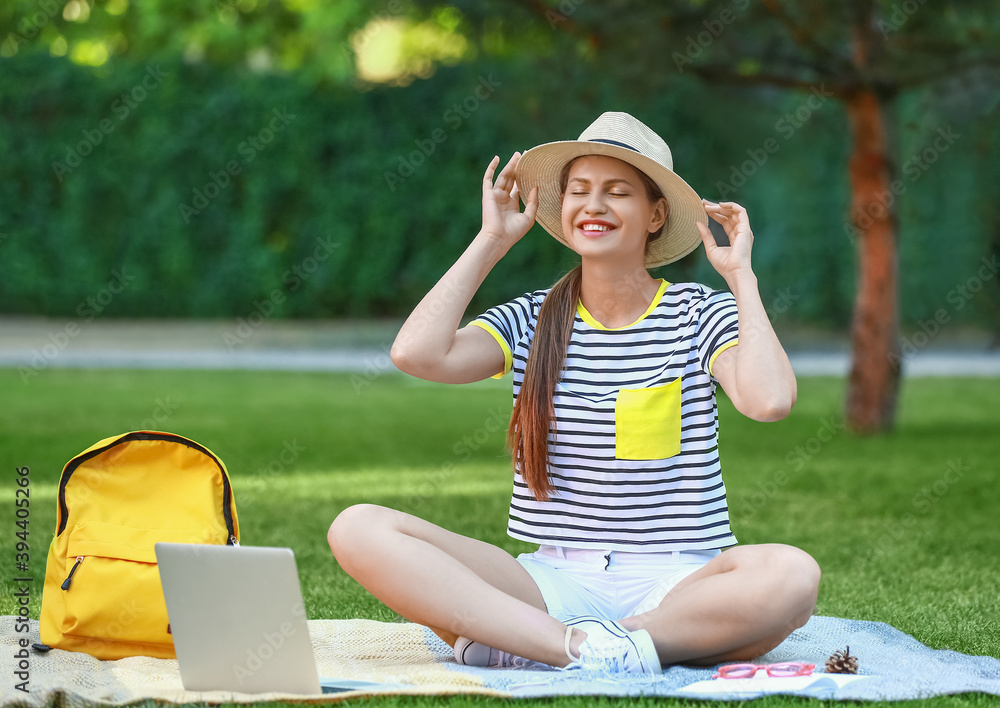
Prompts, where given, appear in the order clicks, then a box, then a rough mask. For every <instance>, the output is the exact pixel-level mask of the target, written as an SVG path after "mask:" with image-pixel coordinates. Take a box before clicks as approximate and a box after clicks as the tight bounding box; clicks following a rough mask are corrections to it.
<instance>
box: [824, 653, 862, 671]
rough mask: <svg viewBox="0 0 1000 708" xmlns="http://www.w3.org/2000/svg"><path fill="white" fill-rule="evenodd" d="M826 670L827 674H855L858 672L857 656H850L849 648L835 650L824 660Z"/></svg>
mask: <svg viewBox="0 0 1000 708" xmlns="http://www.w3.org/2000/svg"><path fill="white" fill-rule="evenodd" d="M826 672H827V673H829V674H856V673H858V657H856V656H851V648H850V647H847V649H845V650H844V651H835V652H833V656H831V657H830V658H829V659H827V660H826Z"/></svg>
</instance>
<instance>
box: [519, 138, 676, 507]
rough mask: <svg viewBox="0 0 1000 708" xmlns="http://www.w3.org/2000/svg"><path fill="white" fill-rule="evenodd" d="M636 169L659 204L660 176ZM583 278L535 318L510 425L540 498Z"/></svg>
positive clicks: (562, 189)
mask: <svg viewBox="0 0 1000 708" xmlns="http://www.w3.org/2000/svg"><path fill="white" fill-rule="evenodd" d="M576 159H579V158H574V160H570V161H569V162H567V163H566V165H565V166H564V167H563V169H562V173H561V174H560V175H559V193H560V194H565V193H566V184H567V183H568V182H569V170H570V166H571V165H572V164H573V162H574V161H575V160H576ZM635 171H636V174H638V175H639V177H640V179H641V180H642V184H643V187H644V188H645V190H646V196H647V197H648V198H649V201H650V203H652V204H655V203H656V202H657V201H658V200H659V199H662V198H663V192H661V191H660V188H659V187H657V186H656V182H654V181H653V180H652V179H650V178H649V177H648V176H647V175H646V174H645V173H644V172H643V171H642V170H639V169H636V170H635ZM668 206H669V205H668ZM665 226H666V223H664V226H661V227H660V228H659V229H658V230H657V231H655V232H652V233H650V234H649V237H648V238H647V240H646V247H647V248H648V247H649V244H650V243H651V242H653V241H654V240H656V239H657V238H659V237H660V235H661V234H662V233H663V228H664V227H665ZM581 278H582V267H581V266H577V267H576V268H574V269H573V270H571V271H570V272H569V273H567V274H566V275H564V276H563V277H562V278H560V279H559V281H558V282H557V283H556V284H555V285H553V286H552V289H551V290H550V291H549V293H548V295H546V296H545V300H544V301H543V302H542V307H541V309H540V310H539V311H538V320H537V321H536V322H535V337H534V340H533V341H532V343H531V350H530V351H529V352H528V362H527V364H526V365H525V368H524V380H523V381H522V383H521V390H520V392H519V393H518V394H517V401H516V402H515V403H514V411H513V412H512V413H511V416H510V426H509V427H508V428H507V445H508V446H509V447H510V449H511V453H512V455H513V458H514V465H515V467H518V466H520V469H521V476H522V477H523V478H524V482H525V484H527V485H528V489H530V490H531V492H532V494H534V495H535V499H537V500H539V501H545V500H546V499H548V498H549V496H550V495H551V494H552V492H554V491H555V488H554V487H553V485H552V480H551V479H550V477H549V469H548V460H549V431H550V429H551V428H553V427H554V423H555V406H554V405H553V397H554V396H555V392H556V383H558V381H559V376H560V375H561V374H562V368H563V363H564V362H565V361H566V350H567V349H568V348H569V339H570V336H571V335H572V334H573V320H574V319H575V317H576V305H577V303H578V302H579V301H580V281H581Z"/></svg>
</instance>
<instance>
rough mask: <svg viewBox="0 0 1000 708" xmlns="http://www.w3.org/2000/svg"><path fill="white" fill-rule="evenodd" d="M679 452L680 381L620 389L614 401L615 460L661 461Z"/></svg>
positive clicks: (678, 379)
mask: <svg viewBox="0 0 1000 708" xmlns="http://www.w3.org/2000/svg"><path fill="white" fill-rule="evenodd" d="M680 451H681V380H680V378H676V379H674V380H673V381H671V382H670V383H668V384H665V385H663V386H654V387H653V388H623V389H621V390H620V391H619V392H618V400H617V401H615V457H616V458H618V459H619V460H661V459H663V458H665V457H673V456H674V455H676V454H677V453H678V452H680Z"/></svg>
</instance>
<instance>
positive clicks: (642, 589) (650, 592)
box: [517, 546, 721, 620]
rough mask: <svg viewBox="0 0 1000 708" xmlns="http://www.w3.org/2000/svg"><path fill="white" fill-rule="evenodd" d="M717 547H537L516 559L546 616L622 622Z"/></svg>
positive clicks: (654, 603)
mask: <svg viewBox="0 0 1000 708" xmlns="http://www.w3.org/2000/svg"><path fill="white" fill-rule="evenodd" d="M719 553H721V551H719V550H710V551H666V552H661V553H631V552H624V551H601V550H587V549H582V548H564V547H561V546H539V548H538V550H537V551H535V552H534V553H522V554H521V555H519V556H518V557H517V561H518V563H520V564H521V565H522V566H523V567H524V569H525V570H527V571H528V573H529V575H531V577H532V579H533V580H534V581H535V584H536V585H538V589H539V590H540V591H541V593H542V598H543V599H544V600H545V607H546V609H547V611H548V613H549V614H550V615H552V616H553V617H555V618H556V619H559V620H567V619H569V618H570V617H578V616H579V615H596V616H598V617H601V618H603V619H610V620H620V619H624V618H626V617H632V616H634V615H639V614H642V613H643V612H648V611H649V610H651V609H653V608H654V607H656V606H657V605H659V604H660V602H661V601H662V600H663V598H664V597H666V595H667V593H668V592H670V591H671V590H672V589H673V588H674V586H675V585H677V583H679V582H680V581H681V580H683V579H684V578H686V577H687V576H689V575H691V573H694V572H695V571H696V570H698V569H699V568H701V567H703V566H704V565H705V564H706V563H708V562H709V561H710V560H712V559H713V558H715V557H716V556H717V555H719Z"/></svg>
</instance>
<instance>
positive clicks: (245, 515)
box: [0, 369, 1000, 706]
mask: <svg viewBox="0 0 1000 708" xmlns="http://www.w3.org/2000/svg"><path fill="white" fill-rule="evenodd" d="M0 391H2V392H3V396H2V401H3V406H2V409H0V461H2V464H3V466H4V470H5V472H4V474H5V475H6V476H7V482H5V484H4V486H3V488H2V498H3V504H4V505H5V508H6V510H5V511H4V512H3V514H2V517H0V518H4V519H6V520H7V521H6V523H5V525H6V528H7V531H6V532H5V533H3V534H2V535H0V578H2V580H3V593H2V597H0V614H12V613H13V612H14V611H15V604H14V598H13V595H12V593H13V586H12V583H11V578H13V577H15V575H16V573H15V570H14V566H13V563H14V543H15V541H16V538H15V535H14V534H15V531H16V530H17V529H16V528H15V527H14V511H13V508H14V507H13V503H14V494H13V488H14V485H13V480H14V477H15V468H16V467H21V466H29V467H30V468H31V473H30V478H31V517H30V523H31V527H30V529H31V535H30V539H31V558H32V560H31V574H32V575H33V576H34V578H35V579H36V582H35V586H34V596H33V600H32V604H31V616H32V617H34V618H37V617H38V612H39V607H40V602H41V582H42V579H43V578H44V574H45V555H46V552H47V549H48V543H49V541H50V539H51V536H52V532H53V529H54V524H55V503H56V498H55V492H56V485H57V482H58V479H59V474H60V472H61V470H62V467H63V465H64V464H65V463H66V461H67V460H69V458H71V457H72V456H73V455H75V454H77V453H78V452H80V451H82V450H83V449H85V448H86V447H88V446H90V445H91V444H93V443H94V442H96V441H97V440H99V439H101V438H104V437H108V436H110V435H114V434H117V433H120V432H125V431H128V430H133V429H136V428H140V427H143V426H147V425H149V424H150V423H151V422H155V426H156V427H157V428H159V429H162V430H168V431H172V432H177V433H180V434H182V435H186V436H188V437H190V438H193V439H195V440H197V441H198V442H201V443H202V444H204V445H206V446H207V447H209V448H211V449H212V450H213V451H214V452H216V453H217V454H218V455H219V456H220V457H221V458H222V459H223V460H224V461H225V463H226V465H227V467H228V468H229V471H230V474H231V476H232V480H233V487H234V490H235V494H236V500H237V505H238V509H239V515H240V527H241V532H242V541H243V543H244V544H248V545H272V546H290V547H291V548H292V549H294V551H295V554H296V557H297V559H298V564H299V574H300V576H301V581H302V589H303V594H304V596H305V600H306V609H307V612H308V615H309V617H311V618H355V617H363V618H369V619H377V620H385V621H391V620H396V619H398V618H397V617H396V615H395V614H394V613H393V612H391V611H389V610H388V609H386V608H385V607H383V606H382V605H381V604H380V603H378V602H377V601H376V600H374V599H373V598H372V597H370V596H369V595H368V594H367V593H366V592H365V591H364V590H363V589H362V588H361V587H360V586H358V585H357V584H356V583H355V582H354V581H353V580H351V579H350V578H349V577H347V576H346V575H345V574H344V573H343V572H342V571H341V570H340V569H339V567H338V566H337V564H336V563H335V561H334V560H333V557H332V555H331V554H330V551H329V548H328V546H327V544H326V530H327V528H328V527H329V525H330V522H331V521H332V520H333V518H334V517H335V516H336V515H337V513H338V512H339V511H341V510H342V509H344V508H345V507H347V506H349V505H351V504H356V503H358V502H373V503H377V504H383V505H387V506H392V507H395V508H399V509H403V510H406V511H410V512H412V513H415V514H418V515H420V516H422V517H424V518H426V519H429V520H430V521H433V522H435V523H438V524H441V525H442V526H445V527H447V528H449V529H451V530H453V531H457V532H459V533H464V534H467V535H471V536H475V537H477V538H481V539H484V540H487V541H489V542H491V543H495V544H497V545H499V546H502V547H503V548H505V549H507V550H508V551H510V552H511V553H518V552H522V551H524V550H527V549H528V548H529V547H528V546H527V544H523V543H520V542H517V541H513V540H511V539H510V538H508V537H507V536H506V535H505V527H506V512H507V504H508V502H509V498H510V497H509V495H510V489H511V474H510V468H509V461H508V458H507V456H506V453H505V451H504V425H505V421H506V420H507V418H508V416H509V414H510V380H509V378H508V379H505V380H503V381H487V382H483V383H479V384H473V385H467V386H444V385H436V384H428V383H425V382H422V381H418V380H415V379H412V378H409V377H403V376H399V375H395V374H384V375H381V376H378V377H375V378H373V379H372V380H369V379H367V378H365V377H358V376H352V375H349V374H338V375H331V374H296V373H276V372H190V371H68V370H58V369H56V370H47V371H45V372H43V373H42V375H40V376H38V377H36V378H34V379H32V380H31V381H30V382H29V383H28V384H27V385H26V384H24V383H22V381H21V379H20V377H19V376H18V374H17V372H16V371H15V370H13V369H0ZM843 398H844V383H843V382H842V381H841V380H837V379H825V378H807V379H801V380H800V381H799V396H798V403H797V404H796V406H795V409H794V411H793V413H792V415H791V416H789V418H788V419H786V420H784V421H781V422H779V423H770V424H761V423H755V422H753V421H751V420H749V419H747V418H744V417H742V416H741V415H740V414H738V413H737V412H736V411H735V410H734V409H733V407H732V405H731V404H730V403H729V402H728V401H727V400H721V401H720V417H721V434H720V444H721V448H722V464H723V471H724V475H725V479H726V483H727V487H728V489H729V494H730V508H731V514H732V523H733V529H734V531H735V533H736V535H737V537H738V538H739V540H740V542H742V543H763V542H780V543H788V544H792V545H795V546H799V547H800V548H803V549H805V550H806V551H808V552H809V553H811V554H812V555H813V557H815V558H816V559H817V561H818V562H819V564H820V566H821V567H822V569H823V580H822V584H821V587H820V595H819V604H818V608H817V612H818V613H819V614H823V615H835V616H841V617H850V618H855V619H867V620H878V621H882V622H888V623H890V624H892V625H894V626H896V627H898V628H899V629H901V630H903V631H905V632H907V633H909V634H912V635H913V636H914V637H916V638H917V639H918V640H920V641H922V642H924V643H926V644H928V645H930V646H932V647H936V648H950V649H955V650H958V651H962V652H966V653H969V654H986V655H991V656H995V657H1000V620H998V618H1000V523H998V521H997V515H998V509H1000V485H998V474H997V473H998V471H1000V462H998V460H1000V406H998V405H997V402H1000V381H998V380H982V379H975V380H974V379H923V380H908V381H905V382H904V385H903V391H902V397H901V400H900V405H899V417H898V425H897V427H896V430H895V432H894V433H892V434H889V435H885V436H881V437H873V438H859V437H857V436H854V435H852V434H850V433H848V432H846V431H845V430H844V429H843V427H842V423H843V416H842V410H843V405H842V402H843ZM283 453H285V454H284V459H285V462H282V461H281V460H282V454H283ZM559 702H560V703H565V704H568V705H577V704H581V700H575V699H561V700H560V701H559ZM684 702H685V703H691V701H684ZM801 702H802V701H801V700H800V699H792V698H780V697H777V698H770V699H767V700H766V701H765V704H766V705H768V706H770V705H782V706H784V705H793V704H794V705H798V704H799V703H801ZM996 702H997V698H996V697H986V696H962V697H951V698H942V699H939V700H935V701H931V703H933V704H935V705H948V706H955V705H988V704H990V705H995V704H996ZM376 703H378V704H379V705H380V706H390V705H397V704H400V705H414V704H425V703H426V704H439V703H448V704H454V705H465V704H467V703H475V704H485V703H496V699H487V698H482V697H459V698H450V699H443V698H442V699H433V698H387V699H379V700H378V701H376ZM536 703H537V704H539V705H541V704H542V703H543V701H537V702H536ZM544 703H548V701H545V702H544ZM594 703H598V704H600V705H605V704H607V705H616V706H618V705H625V704H626V701H624V700H601V701H597V700H590V699H587V700H586V704H587V705H590V704H594ZM627 703H628V705H634V704H637V703H640V704H641V703H642V702H641V701H639V702H637V701H634V700H629V701H627ZM678 703H680V701H678ZM755 705H757V704H756V703H755Z"/></svg>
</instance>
